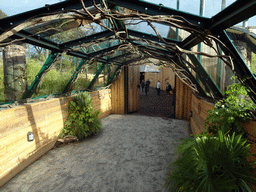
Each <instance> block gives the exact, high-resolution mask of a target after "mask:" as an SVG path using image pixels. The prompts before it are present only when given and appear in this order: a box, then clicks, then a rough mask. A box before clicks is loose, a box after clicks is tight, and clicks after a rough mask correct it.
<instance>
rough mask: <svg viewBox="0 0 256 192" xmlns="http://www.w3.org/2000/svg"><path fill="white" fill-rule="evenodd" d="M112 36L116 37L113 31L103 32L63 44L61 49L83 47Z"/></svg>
mask: <svg viewBox="0 0 256 192" xmlns="http://www.w3.org/2000/svg"><path fill="white" fill-rule="evenodd" d="M112 35H114V33H113V32H112V31H103V32H99V33H95V34H92V35H88V36H85V37H82V38H79V39H75V40H73V41H69V42H66V43H62V44H60V48H61V49H65V48H68V47H73V46H77V45H81V44H83V43H89V42H90V41H93V40H97V39H100V38H104V37H109V36H112Z"/></svg>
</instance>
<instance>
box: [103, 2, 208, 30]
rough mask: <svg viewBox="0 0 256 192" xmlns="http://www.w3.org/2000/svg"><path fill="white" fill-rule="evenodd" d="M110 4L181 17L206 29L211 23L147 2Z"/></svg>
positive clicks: (202, 18) (196, 16)
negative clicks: (206, 25)
mask: <svg viewBox="0 0 256 192" xmlns="http://www.w3.org/2000/svg"><path fill="white" fill-rule="evenodd" d="M107 1H108V2H110V3H113V4H115V5H116V6H120V7H125V8H128V9H133V10H136V11H140V12H142V13H146V14H149V15H179V16H182V17H184V18H185V19H186V20H187V21H189V22H191V23H193V24H197V25H198V22H200V24H199V25H200V26H201V27H204V26H205V24H207V22H209V21H210V19H208V18H204V17H200V16H198V15H193V14H190V13H186V12H182V11H178V10H176V9H172V8H169V7H165V6H161V5H157V4H153V3H148V2H146V1H142V0H140V1H138V0H122V1H120V0H107Z"/></svg>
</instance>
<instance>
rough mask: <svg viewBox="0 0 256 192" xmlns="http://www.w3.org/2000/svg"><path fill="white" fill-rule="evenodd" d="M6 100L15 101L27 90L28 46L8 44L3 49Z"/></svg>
mask: <svg viewBox="0 0 256 192" xmlns="http://www.w3.org/2000/svg"><path fill="white" fill-rule="evenodd" d="M3 63H4V88H5V90H4V94H5V101H6V102H9V101H15V100H19V99H20V98H21V97H22V94H23V93H24V91H25V90H26V85H27V76H26V47H25V46H22V45H8V46H6V47H5V48H4V50H3Z"/></svg>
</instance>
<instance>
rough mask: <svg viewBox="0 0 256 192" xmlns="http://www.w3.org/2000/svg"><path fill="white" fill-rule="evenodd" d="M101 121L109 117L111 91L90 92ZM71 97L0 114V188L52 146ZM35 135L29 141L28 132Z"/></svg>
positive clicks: (20, 107) (64, 118) (17, 108)
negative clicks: (32, 139) (99, 112)
mask: <svg viewBox="0 0 256 192" xmlns="http://www.w3.org/2000/svg"><path fill="white" fill-rule="evenodd" d="M91 95H92V99H93V103H94V104H93V105H94V109H95V110H98V109H100V110H101V112H102V113H101V115H100V118H102V117H105V116H107V115H109V114H111V97H110V95H111V93H110V90H109V89H108V90H102V91H95V92H92V93H91ZM72 97H73V96H71V97H66V98H58V99H51V100H48V101H42V102H38V103H32V104H27V105H24V106H19V107H16V108H11V109H8V110H4V111H0V186H2V185H3V184H4V183H6V182H7V181H8V180H10V179H11V178H12V177H14V176H15V175H16V174H18V173H19V172H20V171H21V170H23V169H24V168H25V167H27V166H28V165H29V164H31V163H32V162H34V161H35V160H36V159H38V158H39V157H40V156H42V155H43V154H44V153H46V152H47V151H49V150H50V149H52V148H53V147H54V144H55V142H56V140H57V137H58V135H59V133H60V131H61V129H62V128H63V125H64V121H65V120H66V118H67V116H68V103H69V101H70V100H72ZM28 132H33V133H34V141H32V142H28V140H27V133H28Z"/></svg>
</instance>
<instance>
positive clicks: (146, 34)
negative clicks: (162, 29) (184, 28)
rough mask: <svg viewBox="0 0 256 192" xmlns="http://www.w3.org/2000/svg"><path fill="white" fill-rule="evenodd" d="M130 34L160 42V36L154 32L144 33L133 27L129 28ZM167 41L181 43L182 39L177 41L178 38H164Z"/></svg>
mask: <svg viewBox="0 0 256 192" xmlns="http://www.w3.org/2000/svg"><path fill="white" fill-rule="evenodd" d="M127 31H128V35H129V36H135V37H139V38H143V39H149V40H152V41H155V42H160V40H159V38H158V36H156V35H152V34H148V33H142V32H139V31H136V30H131V29H128V30H127ZM163 39H164V40H165V41H166V42H168V43H175V44H178V45H179V44H180V43H181V42H180V41H177V40H174V39H169V38H163Z"/></svg>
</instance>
